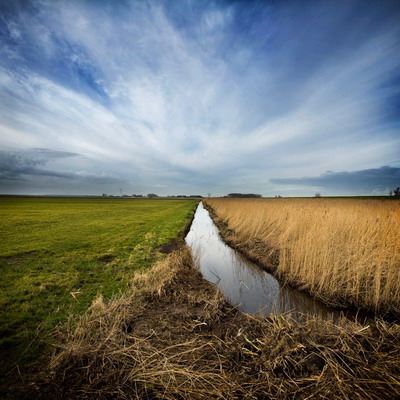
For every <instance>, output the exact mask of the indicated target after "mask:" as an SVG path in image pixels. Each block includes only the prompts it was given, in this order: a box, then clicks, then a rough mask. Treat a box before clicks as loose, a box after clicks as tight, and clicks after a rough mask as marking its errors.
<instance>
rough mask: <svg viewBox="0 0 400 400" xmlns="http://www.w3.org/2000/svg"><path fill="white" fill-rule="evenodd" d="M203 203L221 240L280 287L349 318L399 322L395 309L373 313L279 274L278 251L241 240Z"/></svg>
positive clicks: (254, 240) (350, 300) (347, 298)
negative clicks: (269, 276) (268, 274)
mask: <svg viewBox="0 0 400 400" xmlns="http://www.w3.org/2000/svg"><path fill="white" fill-rule="evenodd" d="M203 204H204V207H205V208H206V209H207V210H208V212H209V214H210V216H211V218H212V220H213V222H214V223H215V225H216V226H217V227H218V230H219V233H220V235H221V237H222V238H223V240H224V241H225V242H226V243H227V244H228V245H229V246H231V247H232V248H234V249H235V250H237V251H238V252H239V253H241V254H242V255H243V256H245V257H246V258H247V259H249V260H251V261H252V262H253V263H255V264H256V265H258V266H259V267H260V268H262V269H263V270H265V271H267V272H269V273H271V274H273V275H274V276H276V277H277V278H278V279H279V281H280V282H282V283H283V284H286V285H288V286H290V287H292V288H294V289H296V290H298V291H300V292H304V293H307V294H309V295H310V296H312V297H314V298H316V299H318V300H319V301H321V302H322V303H324V304H325V305H327V306H328V307H331V308H332V309H334V310H338V311H344V312H348V313H349V315H350V316H351V315H352V316H356V317H357V318H359V319H360V321H361V320H368V319H373V318H375V316H376V315H377V314H379V316H380V317H382V318H384V319H385V320H386V321H389V322H397V323H398V322H399V320H400V313H399V312H398V311H396V310H393V309H390V310H387V309H386V308H381V309H379V310H378V312H377V311H376V310H372V309H371V308H369V307H366V306H365V305H363V304H360V303H359V302H358V301H357V300H356V299H355V298H353V297H352V296H351V295H350V294H348V295H346V296H341V297H338V296H333V295H331V294H330V293H328V292H326V291H323V290H322V289H321V288H319V289H318V288H316V287H313V286H311V285H310V284H309V283H308V282H300V281H298V280H293V279H292V277H291V276H289V275H288V274H285V273H282V271H279V269H278V266H279V257H280V250H279V248H274V247H271V246H270V245H269V244H268V243H266V242H264V241H263V240H260V239H258V238H250V239H246V240H243V238H242V237H241V236H240V233H238V232H236V231H234V230H232V229H230V228H229V226H228V225H227V223H226V222H225V221H224V220H223V219H222V218H220V217H219V215H218V214H216V212H215V211H214V209H213V208H212V206H210V204H207V202H204V203H203ZM286 251H287V250H286Z"/></svg>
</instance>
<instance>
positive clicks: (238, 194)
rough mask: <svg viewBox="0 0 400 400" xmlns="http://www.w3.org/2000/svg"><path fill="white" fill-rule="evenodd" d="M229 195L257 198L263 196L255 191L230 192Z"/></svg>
mask: <svg viewBox="0 0 400 400" xmlns="http://www.w3.org/2000/svg"><path fill="white" fill-rule="evenodd" d="M228 197H245V198H257V197H262V196H261V194H254V193H229V194H228Z"/></svg>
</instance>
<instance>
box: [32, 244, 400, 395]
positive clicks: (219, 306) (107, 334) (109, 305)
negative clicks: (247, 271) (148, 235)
mask: <svg viewBox="0 0 400 400" xmlns="http://www.w3.org/2000/svg"><path fill="white" fill-rule="evenodd" d="M58 338H59V339H58V340H59V341H58V344H59V345H58V346H57V348H56V350H55V352H54V354H53V357H52V358H51V360H50V362H49V365H48V366H47V367H46V368H45V370H44V372H43V375H42V377H41V378H40V376H38V377H37V379H36V381H35V385H34V387H35V388H36V391H35V392H34V393H31V396H32V397H34V398H43V399H47V398H54V399H88V400H89V399H90V400H93V399H111V398H118V399H165V400H168V399H170V400H173V399H194V400H196V399H204V400H206V399H207V400H208V399H230V400H232V399H282V400H283V399H329V400H336V399H337V400H339V399H340V400H350V399H360V400H361V399H363V400H367V399H371V400H372V399H374V400H382V399H394V398H399V396H400V366H399V363H398V360H399V357H400V326H399V325H389V324H387V323H385V322H383V321H379V320H376V321H375V323H374V324H371V325H368V326H360V325H358V324H357V323H352V322H349V321H347V322H346V321H342V324H341V325H340V326H339V325H334V324H333V323H332V322H329V321H322V320H318V319H313V318H311V319H307V320H305V321H303V322H298V321H293V320H291V319H290V317H288V316H284V317H283V316H281V317H274V316H273V317H271V318H269V319H264V318H254V317H250V316H248V315H245V314H240V313H238V312H237V311H236V310H235V309H234V308H232V307H230V306H229V305H228V304H226V302H225V301H224V300H223V298H222V297H221V295H220V293H219V292H218V291H217V289H216V288H215V287H214V286H213V285H211V284H210V283H208V282H206V281H204V280H203V279H202V278H201V275H200V273H199V272H198V271H196V270H194V269H193V266H192V260H191V256H190V253H189V251H188V250H187V249H182V250H180V251H178V252H174V253H172V254H171V255H170V256H169V257H168V258H167V259H166V260H163V261H162V262H160V263H158V264H157V265H156V266H155V267H154V268H153V269H152V270H151V271H150V273H148V274H146V275H142V276H136V278H135V280H134V282H133V284H132V287H131V289H130V290H129V291H128V292H126V293H125V294H124V295H123V296H121V297H119V298H117V299H114V300H113V301H110V302H106V301H104V300H103V299H102V298H101V297H99V298H97V299H96V301H94V302H93V304H92V306H91V307H90V309H89V310H88V312H87V313H86V314H85V315H83V316H82V317H80V318H78V319H77V320H75V321H71V323H70V324H69V325H67V326H65V327H64V328H63V329H62V330H60V332H59V335H58Z"/></svg>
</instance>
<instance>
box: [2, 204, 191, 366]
mask: <svg viewBox="0 0 400 400" xmlns="http://www.w3.org/2000/svg"><path fill="white" fill-rule="evenodd" d="M196 204H197V201H196V200H137V199H135V200H132V199H82V198H0V221H1V222H0V236H1V241H0V268H1V282H0V293H1V294H0V331H1V342H0V354H1V359H2V364H1V370H2V372H4V371H6V370H8V369H9V368H10V366H11V365H14V364H16V363H17V364H20V365H26V364H27V363H29V362H30V361H32V360H35V359H36V358H37V356H38V355H39V354H41V353H42V352H43V350H44V349H45V348H46V346H47V341H48V335H49V334H50V333H51V332H52V330H53V329H54V328H55V327H56V326H57V325H59V324H63V323H64V322H65V321H66V320H67V319H68V316H69V315H71V314H79V313H81V312H83V311H84V310H86V309H87V308H88V307H89V305H90V304H91V303H92V301H93V299H94V298H95V297H96V296H97V295H99V294H101V295H102V296H103V298H104V299H109V298H111V297H112V296H114V295H115V294H117V293H119V292H123V291H125V290H126V289H127V288H128V287H129V284H130V283H131V281H132V276H133V273H134V271H138V270H140V271H144V270H146V269H148V268H149V267H150V266H151V265H153V264H154V262H156V261H157V260H159V259H160V258H163V257H164V255H163V254H162V252H160V250H162V248H161V247H160V246H162V245H163V244H164V245H165V244H168V243H170V242H171V241H174V240H175V239H176V238H177V237H178V236H179V234H182V233H183V231H184V230H185V228H186V227H187V226H188V224H189V222H190V220H191V217H192V215H193V212H194V208H195V206H196Z"/></svg>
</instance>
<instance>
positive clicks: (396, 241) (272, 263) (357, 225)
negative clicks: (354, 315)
mask: <svg viewBox="0 0 400 400" xmlns="http://www.w3.org/2000/svg"><path fill="white" fill-rule="evenodd" d="M207 204H208V205H209V206H211V209H212V210H213V212H215V215H214V218H216V219H217V222H218V221H219V223H220V226H221V228H223V229H222V234H223V236H224V238H225V239H226V240H227V241H228V242H229V243H230V244H231V245H233V246H235V247H236V248H238V249H239V250H241V251H243V252H244V253H245V254H246V255H248V256H250V257H251V258H253V259H255V260H256V261H258V262H259V263H261V264H263V265H264V266H266V267H267V268H269V269H271V270H273V271H274V272H275V273H276V274H277V275H278V276H280V277H281V278H282V279H284V280H285V281H286V282H289V283H291V284H293V285H295V286H297V287H300V288H303V289H305V290H307V291H309V292H311V293H312V294H313V295H316V296H318V297H319V298H321V299H322V300H324V301H325V302H326V303H329V304H333V305H338V304H339V305H344V306H347V305H354V306H357V307H363V308H367V309H373V310H375V311H377V312H381V313H386V312H391V313H394V314H397V315H400V285H399V282H400V259H399V254H400V235H399V226H400V202H399V201H385V200H363V199H257V200H252V199H210V200H207ZM221 224H222V225H221Z"/></svg>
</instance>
